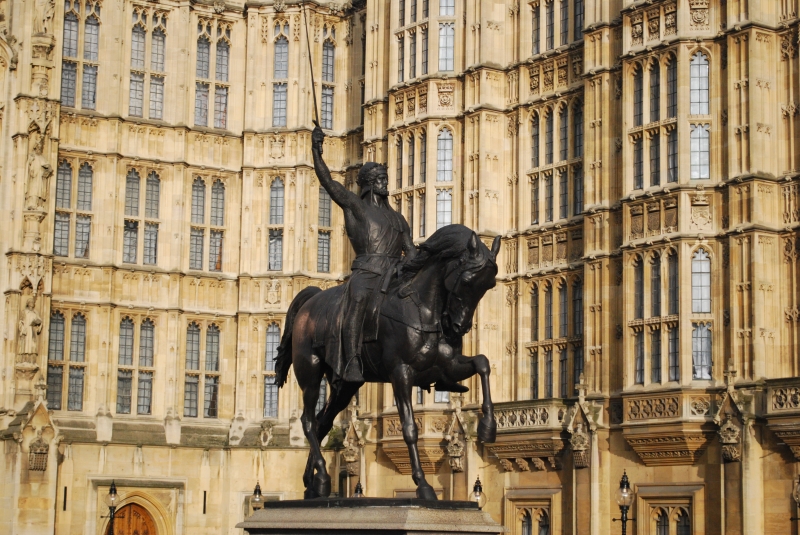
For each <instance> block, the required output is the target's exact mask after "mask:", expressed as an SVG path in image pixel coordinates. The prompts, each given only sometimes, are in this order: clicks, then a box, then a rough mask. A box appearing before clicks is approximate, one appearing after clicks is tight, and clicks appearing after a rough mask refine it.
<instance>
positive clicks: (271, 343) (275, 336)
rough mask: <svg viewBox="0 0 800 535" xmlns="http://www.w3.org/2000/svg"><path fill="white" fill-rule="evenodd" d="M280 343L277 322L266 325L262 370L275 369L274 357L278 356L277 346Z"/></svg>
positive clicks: (269, 370) (279, 331)
mask: <svg viewBox="0 0 800 535" xmlns="http://www.w3.org/2000/svg"><path fill="white" fill-rule="evenodd" d="M280 343H281V329H280V327H278V324H277V323H270V324H269V326H268V327H267V348H266V352H265V355H264V370H265V371H268V372H274V371H275V359H276V358H278V346H279V345H280Z"/></svg>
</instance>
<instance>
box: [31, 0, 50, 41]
mask: <svg viewBox="0 0 800 535" xmlns="http://www.w3.org/2000/svg"><path fill="white" fill-rule="evenodd" d="M34 9H35V14H34V17H33V33H35V34H36V33H50V30H51V29H52V23H53V12H54V11H55V3H54V2H53V0H35V2H34Z"/></svg>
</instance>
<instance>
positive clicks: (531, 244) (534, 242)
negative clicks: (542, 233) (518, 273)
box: [528, 238, 539, 269]
mask: <svg viewBox="0 0 800 535" xmlns="http://www.w3.org/2000/svg"><path fill="white" fill-rule="evenodd" d="M538 265H539V239H538V238H531V239H530V240H528V269H530V268H532V267H536V266H538Z"/></svg>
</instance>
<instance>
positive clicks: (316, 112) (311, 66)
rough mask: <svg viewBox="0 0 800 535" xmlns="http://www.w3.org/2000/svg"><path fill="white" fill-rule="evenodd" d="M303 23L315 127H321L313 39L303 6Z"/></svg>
mask: <svg viewBox="0 0 800 535" xmlns="http://www.w3.org/2000/svg"><path fill="white" fill-rule="evenodd" d="M303 22H304V23H305V27H306V46H308V68H309V69H310V70H311V94H312V96H313V97H314V125H315V126H319V110H318V109H317V88H316V86H315V85H314V62H313V61H311V39H309V38H308V18H307V17H306V8H305V5H304V6H303Z"/></svg>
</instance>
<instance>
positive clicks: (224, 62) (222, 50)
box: [215, 41, 231, 82]
mask: <svg viewBox="0 0 800 535" xmlns="http://www.w3.org/2000/svg"><path fill="white" fill-rule="evenodd" d="M230 50H231V47H230V46H229V45H228V43H226V42H225V41H217V63H216V73H215V74H216V78H217V81H218V82H227V81H228V58H229V56H230Z"/></svg>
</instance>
